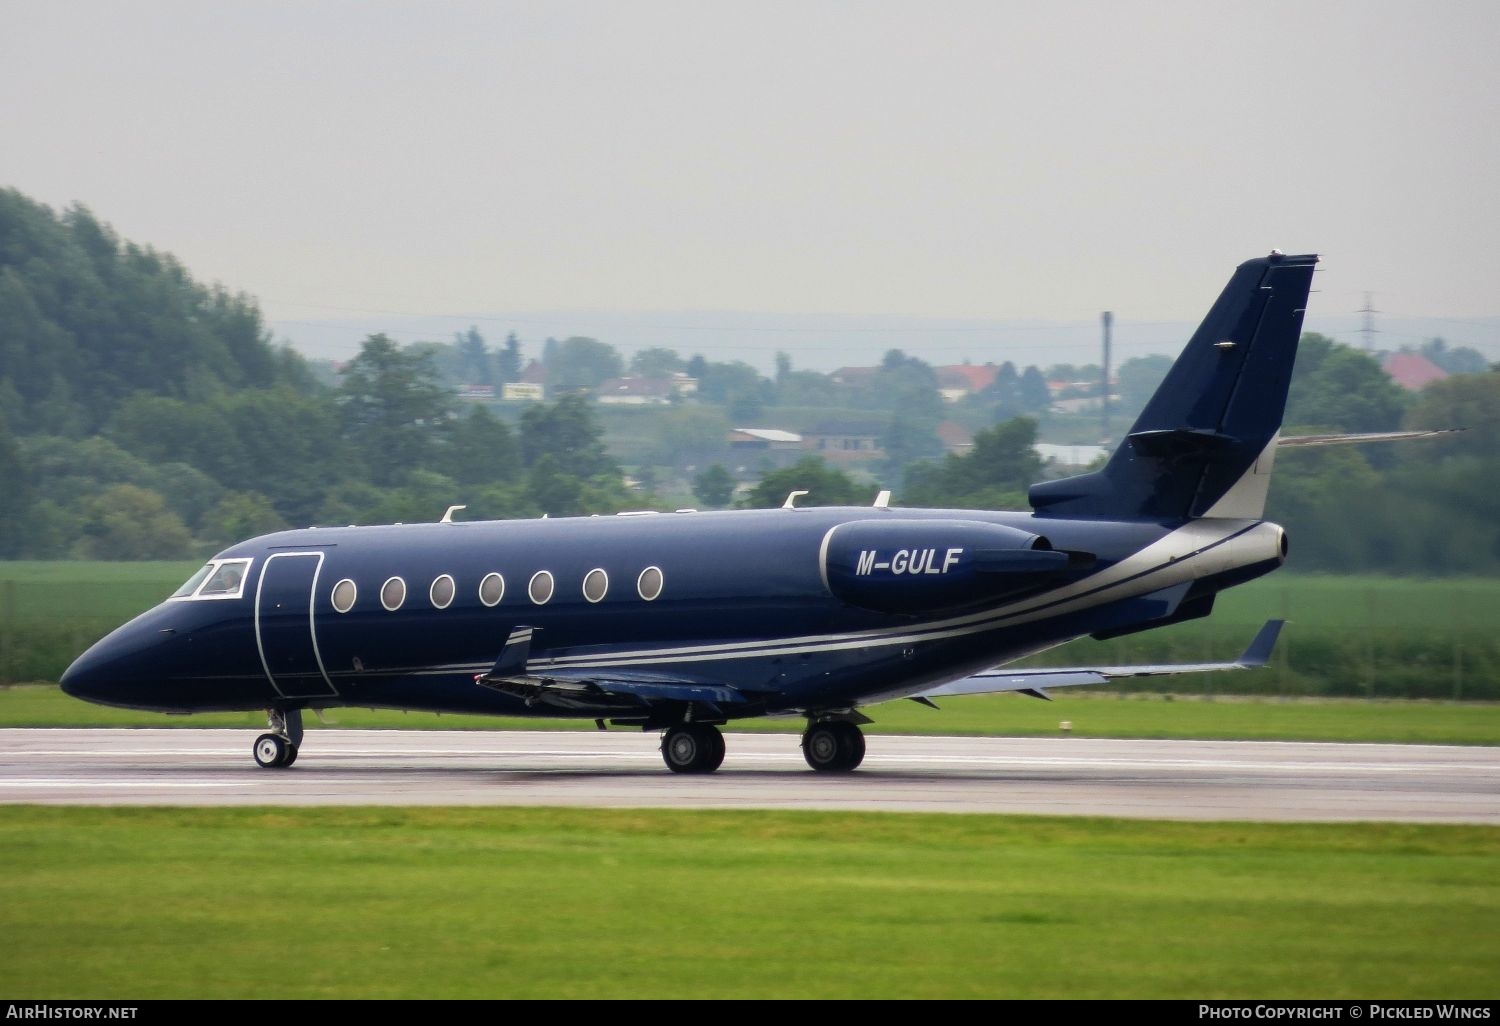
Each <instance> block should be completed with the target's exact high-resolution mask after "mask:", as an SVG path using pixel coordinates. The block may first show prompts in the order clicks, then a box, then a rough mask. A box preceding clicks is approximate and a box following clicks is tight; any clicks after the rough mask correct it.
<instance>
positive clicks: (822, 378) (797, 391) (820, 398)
mask: <svg viewBox="0 0 1500 1026" xmlns="http://www.w3.org/2000/svg"><path fill="white" fill-rule="evenodd" d="M836 394H837V390H836V389H835V387H834V384H833V382H832V381H831V380H829V377H828V375H827V374H819V373H818V372H817V371H809V370H794V371H788V372H787V373H786V374H784V375H778V376H777V379H776V402H777V403H779V404H780V405H782V406H817V407H823V408H827V407H829V406H834V405H837V403H836V402H835V399H836Z"/></svg>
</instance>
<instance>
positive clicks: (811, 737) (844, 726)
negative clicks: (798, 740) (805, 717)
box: [802, 720, 865, 773]
mask: <svg viewBox="0 0 1500 1026" xmlns="http://www.w3.org/2000/svg"><path fill="white" fill-rule="evenodd" d="M802 757H803V758H804V759H806V760H807V764H808V765H809V766H811V767H812V768H813V769H815V770H818V771H819V772H821V773H848V772H849V771H850V770H853V769H855V768H856V767H858V766H859V764H860V763H861V762H864V759H865V735H864V732H863V731H861V730H860V729H859V727H857V726H855V725H854V724H853V723H849V722H846V721H844V720H822V721H819V722H816V723H809V724H808V725H807V733H805V734H803V735H802Z"/></svg>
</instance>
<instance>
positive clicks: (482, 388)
mask: <svg viewBox="0 0 1500 1026" xmlns="http://www.w3.org/2000/svg"><path fill="white" fill-rule="evenodd" d="M458 397H459V398H460V399H463V400H465V401H466V402H471V403H482V402H488V401H490V400H492V399H494V398H495V386H494V385H474V384H469V385H460V386H459V389H458Z"/></svg>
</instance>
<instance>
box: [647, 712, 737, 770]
mask: <svg viewBox="0 0 1500 1026" xmlns="http://www.w3.org/2000/svg"><path fill="white" fill-rule="evenodd" d="M661 758H662V761H663V762H665V763H666V764H667V769H669V770H671V771H672V772H673V773H712V772H713V771H714V770H716V769H718V768H719V766H720V764H722V763H723V762H724V735H723V734H721V733H719V728H718V727H715V726H713V725H712V724H709V723H683V724H680V725H679V726H676V727H672V728H671V729H670V730H668V731H667V732H666V734H665V735H664V736H663V737H662V739H661Z"/></svg>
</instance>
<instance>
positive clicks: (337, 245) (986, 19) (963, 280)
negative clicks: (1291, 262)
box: [0, 0, 1500, 336]
mask: <svg viewBox="0 0 1500 1026" xmlns="http://www.w3.org/2000/svg"><path fill="white" fill-rule="evenodd" d="M0 184H3V185H10V186H14V187H16V188H18V189H20V190H21V191H22V192H24V193H26V194H27V195H29V196H31V197H33V198H35V199H39V200H41V201H43V202H46V203H48V204H51V205H53V206H54V207H62V206H65V205H67V204H69V203H72V202H75V201H77V202H81V203H83V204H85V205H87V206H88V207H90V208H91V209H92V210H93V211H94V212H95V213H96V214H97V215H98V216H100V217H101V218H102V219H104V220H106V221H108V222H110V223H112V224H113V225H114V226H115V227H116V229H117V230H118V231H119V232H120V233H121V234H122V235H123V236H124V237H126V238H129V239H133V240H136V241H139V242H143V243H148V244H150V245H153V246H155V247H156V248H158V249H162V250H166V251H169V252H171V253H174V254H176V255H177V256H178V257H179V258H180V259H182V261H183V262H184V263H185V264H186V265H187V266H188V268H189V269H190V270H191V271H192V272H193V273H194V274H195V275H196V276H198V277H199V278H200V279H203V280H208V281H214V280H217V281H222V282H223V283H225V284H226V285H228V286H230V287H231V288H234V289H237V290H244V291H247V292H250V293H252V294H254V295H255V296H257V297H258V298H259V299H260V301H261V304H262V306H263V308H264V309H265V310H266V312H267V314H268V316H269V317H270V318H271V319H273V320H289V319H299V318H301V319H317V318H325V317H326V318H338V317H344V316H348V315H350V314H360V315H364V314H379V313H381V312H384V311H390V312H393V313H403V314H428V313H455V314H456V313H464V312H471V311H473V312H478V311H523V310H528V309H558V308H565V309H599V310H620V311H682V310H737V311H749V312H772V311H774V312H792V313H795V312H802V313H806V314H809V315H812V314H819V313H845V314H857V315H920V316H928V317H953V318H1042V319H1050V320H1060V321H1061V320H1081V319H1086V318H1090V319H1091V318H1095V317H1097V311H1099V310H1101V309H1105V308H1112V309H1113V310H1115V311H1116V313H1117V316H1118V317H1120V318H1121V319H1122V320H1136V321H1176V320H1196V319H1197V318H1198V317H1199V316H1200V315H1201V314H1202V313H1203V312H1204V310H1206V308H1207V306H1208V303H1209V302H1210V301H1211V300H1212V298H1213V296H1214V295H1215V294H1216V293H1217V290H1218V289H1219V288H1220V287H1221V286H1222V284H1223V282H1224V281H1225V280H1226V279H1227V277H1228V274H1229V272H1230V271H1231V270H1232V268H1233V267H1234V265H1235V264H1236V263H1238V262H1239V261H1240V260H1242V259H1245V258H1247V257H1250V256H1256V255H1260V254H1263V253H1265V252H1267V251H1269V250H1270V249H1271V248H1272V247H1273V246H1274V247H1279V248H1281V249H1283V250H1285V251H1288V252H1294V251H1296V252H1302V251H1315V252H1319V253H1322V254H1323V255H1324V261H1325V263H1324V267H1325V271H1324V273H1323V274H1321V275H1320V276H1319V279H1318V280H1317V282H1316V287H1318V288H1319V289H1320V290H1321V293H1320V294H1319V295H1317V296H1314V297H1313V304H1314V306H1315V308H1319V309H1321V310H1322V311H1323V312H1325V313H1331V312H1333V311H1335V310H1336V311H1338V312H1352V311H1354V310H1356V309H1358V308H1359V307H1360V306H1361V305H1363V302H1364V293H1365V292H1366V291H1370V292H1373V293H1374V294H1375V301H1376V305H1377V307H1379V308H1380V309H1381V310H1383V311H1387V312H1389V313H1392V314H1410V315H1418V314H1421V315H1440V316H1444V317H1449V318H1453V319H1455V320H1454V323H1455V324H1460V323H1462V322H1461V319H1462V318H1466V317H1476V318H1477V317H1480V316H1483V315H1490V314H1496V313H1500V301H1497V298H1496V289H1497V283H1500V198H1497V197H1500V3H1496V2H1494V0H1482V2H1474V3H1451V2H1450V3H1442V2H1438V3H1433V2H1424V3H1407V2H1393V0H1358V2H1320V3H1313V2H1306V0H1297V2H1290V3H1283V2H1275V0H1257V2H1255V3H1253V4H1247V3H1244V2H1235V3H1211V2H1197V0H1195V2H1184V3H1168V2H1152V3H1127V2H1108V3H1080V2H1062V3H1055V2H1054V3H1035V2H1024V3H1013V2H1005V0H983V2H976V3H968V2H943V0H922V2H920V3H918V2H916V0H909V2H901V3H873V2H861V3H833V2H817V0H795V2H787V3H782V2H775V0H754V2H714V0H688V2H682V3H677V2H659V0H610V2H600V3H586V2H564V0H554V2H529V3H522V2H498V0H488V2H482V3H451V2H432V0H429V2H421V3H417V2H412V3H398V2H385V0H376V2H370V0H362V2H320V0H297V2H291V0H288V2H254V3H252V2H248V0H229V2H226V0H218V2H213V3H204V2H201V0H193V2H166V0H130V2H124V3H122V2H115V0H108V2H98V0H0ZM1455 335H1458V336H1461V335H1462V331H1461V330H1458V331H1455Z"/></svg>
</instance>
